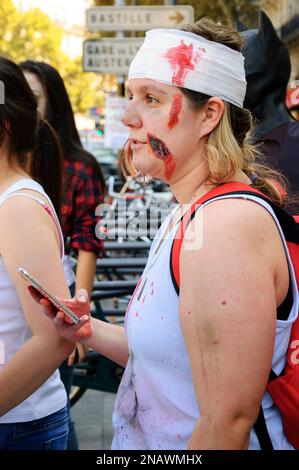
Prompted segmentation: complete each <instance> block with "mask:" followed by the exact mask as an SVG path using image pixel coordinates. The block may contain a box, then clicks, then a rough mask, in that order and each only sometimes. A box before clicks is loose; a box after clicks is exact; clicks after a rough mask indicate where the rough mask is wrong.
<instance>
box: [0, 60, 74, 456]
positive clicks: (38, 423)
mask: <svg viewBox="0 0 299 470" xmlns="http://www.w3.org/2000/svg"><path fill="white" fill-rule="evenodd" d="M0 80H1V82H2V83H3V84H4V88H5V102H4V104H1V105H0V227H1V230H0V340H1V346H2V348H1V349H2V352H3V354H2V355H1V361H0V390H1V394H0V449H8V450H20V449H30V450H46V449H65V448H66V445H67V436H68V410H67V407H66V404H67V397H66V393H65V389H64V386H63V384H62V382H61V380H60V376H59V372H58V370H57V367H58V366H59V365H60V364H61V362H62V360H63V359H64V358H65V357H67V355H68V354H69V353H70V352H71V351H72V349H73V343H70V342H68V341H66V340H63V339H62V338H61V337H59V336H58V335H57V334H56V332H55V331H54V329H53V328H52V327H51V326H50V325H49V323H48V322H45V321H44V319H43V315H41V309H40V308H39V307H38V306H37V305H36V304H35V303H34V302H32V301H31V300H30V299H29V298H28V293H27V287H26V284H25V283H24V281H23V280H22V279H21V278H20V276H19V275H18V272H17V270H18V268H19V267H20V266H21V267H23V268H25V269H26V270H28V271H29V272H30V273H32V275H34V276H35V277H37V278H38V279H39V280H40V281H41V282H42V283H43V284H44V285H45V286H46V287H48V289H49V290H51V291H52V292H53V293H54V294H56V295H66V296H67V297H69V290H68V287H67V284H66V281H65V277H64V272H63V265H62V257H63V246H64V245H63V236H62V232H61V229H60V224H59V213H60V206H61V202H60V201H61V188H62V176H63V174H62V154H61V148H60V146H59V144H58V140H57V137H56V136H55V133H54V131H53V129H52V128H51V127H50V126H49V124H48V123H46V122H45V121H43V120H41V119H40V117H39V113H38V110H37V101H36V98H35V96H34V95H33V93H32V91H31V89H30V87H29V86H28V84H27V82H26V80H25V78H24V75H23V73H22V71H21V70H20V68H19V67H18V66H17V65H16V64H14V63H13V62H11V61H10V60H8V59H5V58H3V57H0ZM41 185H43V187H44V188H43V187H42V186H41ZM44 189H46V191H47V193H46V192H45V190H44ZM49 196H50V198H51V199H52V201H53V204H52V202H51V200H50V199H49Z"/></svg>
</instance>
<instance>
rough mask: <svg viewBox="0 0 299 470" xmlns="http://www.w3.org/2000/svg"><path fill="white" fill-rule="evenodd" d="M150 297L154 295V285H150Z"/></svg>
mask: <svg viewBox="0 0 299 470" xmlns="http://www.w3.org/2000/svg"><path fill="white" fill-rule="evenodd" d="M151 295H154V283H153V282H152V283H151Z"/></svg>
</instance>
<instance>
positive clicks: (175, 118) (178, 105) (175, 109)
mask: <svg viewBox="0 0 299 470" xmlns="http://www.w3.org/2000/svg"><path fill="white" fill-rule="evenodd" d="M182 98H183V97H182V95H181V94H179V93H177V94H175V95H174V97H173V100H172V105H171V109H170V114H169V121H168V128H169V129H172V128H173V127H175V126H176V125H177V124H178V122H179V114H180V112H181V110H182Z"/></svg>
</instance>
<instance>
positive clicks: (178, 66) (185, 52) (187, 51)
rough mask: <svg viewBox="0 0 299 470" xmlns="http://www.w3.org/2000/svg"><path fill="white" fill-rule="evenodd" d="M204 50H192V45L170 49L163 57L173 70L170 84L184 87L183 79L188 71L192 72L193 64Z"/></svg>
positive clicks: (181, 44) (183, 44)
mask: <svg viewBox="0 0 299 470" xmlns="http://www.w3.org/2000/svg"><path fill="white" fill-rule="evenodd" d="M205 52H206V50H205V49H204V48H201V47H200V48H199V49H198V50H197V51H194V50H193V44H189V46H187V44H185V43H184V40H183V39H182V40H181V43H180V44H179V45H178V46H176V47H171V48H170V49H168V51H167V52H166V54H165V57H166V58H167V59H168V60H169V63H170V65H171V67H172V68H173V69H174V73H173V76H172V83H173V84H174V85H176V86H179V87H184V81H185V77H186V75H187V72H188V71H189V70H194V66H195V64H197V62H198V60H199V58H200V57H201V55H202V54H203V53H205Z"/></svg>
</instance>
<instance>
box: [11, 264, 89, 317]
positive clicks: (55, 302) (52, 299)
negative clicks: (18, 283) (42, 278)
mask: <svg viewBox="0 0 299 470" xmlns="http://www.w3.org/2000/svg"><path fill="white" fill-rule="evenodd" d="M18 273H19V274H20V276H21V277H22V278H23V279H24V280H25V281H27V282H29V284H31V285H32V286H33V287H34V288H35V289H36V290H37V291H38V292H39V293H40V294H41V295H42V296H43V297H45V298H46V299H47V300H49V302H51V304H52V305H54V307H55V308H57V309H58V310H62V311H63V312H64V313H65V314H66V315H67V316H68V318H70V319H71V320H72V322H73V323H76V324H77V323H79V322H80V319H79V317H78V316H77V315H76V314H75V313H74V312H72V310H71V309H69V308H68V307H67V306H66V305H64V303H62V302H61V301H60V300H59V299H57V297H55V295H53V294H51V292H50V291H49V290H48V289H46V288H45V287H43V286H42V285H41V283H40V282H39V281H38V280H37V279H35V278H34V277H33V276H31V274H29V273H28V272H27V271H26V270H25V269H23V268H19V269H18Z"/></svg>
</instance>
